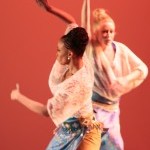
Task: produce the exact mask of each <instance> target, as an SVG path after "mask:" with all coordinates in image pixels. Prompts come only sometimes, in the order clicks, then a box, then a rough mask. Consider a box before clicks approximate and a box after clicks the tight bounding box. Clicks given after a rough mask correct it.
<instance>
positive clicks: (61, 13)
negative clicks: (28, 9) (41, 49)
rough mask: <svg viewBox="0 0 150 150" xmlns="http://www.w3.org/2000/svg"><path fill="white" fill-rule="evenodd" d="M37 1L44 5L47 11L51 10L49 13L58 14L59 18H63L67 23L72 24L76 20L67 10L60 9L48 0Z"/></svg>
mask: <svg viewBox="0 0 150 150" xmlns="http://www.w3.org/2000/svg"><path fill="white" fill-rule="evenodd" d="M36 2H37V3H38V4H39V5H40V6H42V7H44V9H45V10H46V11H47V12H49V13H51V14H53V15H55V16H57V17H58V18H60V19H62V20H63V21H64V22H65V23H69V24H70V23H75V22H76V21H75V19H74V18H73V17H72V16H71V15H70V14H68V13H67V12H65V11H63V10H61V9H58V8H56V7H54V6H52V5H49V4H48V2H47V0H36Z"/></svg>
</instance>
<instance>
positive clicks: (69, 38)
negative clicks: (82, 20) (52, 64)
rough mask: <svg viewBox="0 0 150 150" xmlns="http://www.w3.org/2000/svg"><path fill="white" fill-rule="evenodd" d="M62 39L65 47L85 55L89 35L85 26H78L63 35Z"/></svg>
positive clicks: (79, 54)
mask: <svg viewBox="0 0 150 150" xmlns="http://www.w3.org/2000/svg"><path fill="white" fill-rule="evenodd" d="M61 40H62V41H63V42H64V46H65V48H67V49H69V50H71V51H73V52H74V53H75V54H76V56H83V53H84V51H85V48H86V46H87V44H88V40H89V37H88V34H87V32H86V30H85V29H84V28H82V27H76V28H74V29H72V30H71V31H70V32H69V33H68V34H66V35H63V36H62V37H61Z"/></svg>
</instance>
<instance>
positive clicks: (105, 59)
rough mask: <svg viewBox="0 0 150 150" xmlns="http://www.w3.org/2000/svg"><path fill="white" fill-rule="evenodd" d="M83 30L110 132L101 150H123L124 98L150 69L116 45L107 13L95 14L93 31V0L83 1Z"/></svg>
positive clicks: (101, 117) (100, 110)
mask: <svg viewBox="0 0 150 150" xmlns="http://www.w3.org/2000/svg"><path fill="white" fill-rule="evenodd" d="M38 2H41V4H42V6H44V8H46V7H47V8H48V9H47V11H48V12H50V13H52V14H54V15H55V14H57V17H59V18H61V19H63V20H64V21H65V22H66V23H72V22H74V20H75V19H74V18H73V17H72V16H70V15H69V14H67V13H66V12H64V11H63V10H60V9H58V8H55V7H54V6H51V5H48V3H45V2H46V0H45V1H43V0H38ZM49 10H50V11H49ZM58 14H59V15H58ZM64 18H65V19H64ZM66 20H67V21H66ZM81 26H82V27H84V28H86V30H87V32H88V34H89V37H90V42H89V45H88V47H87V49H86V52H87V56H88V58H89V59H90V61H91V64H92V65H93V69H94V77H95V79H94V86H93V95H92V100H93V107H94V112H95V116H96V119H97V120H98V121H100V122H103V123H104V127H106V128H109V130H108V132H107V134H105V135H104V136H103V137H102V144H101V150H108V149H109V150H110V149H111V150H123V149H124V144H123V139H122V137H121V133H120V119H119V115H120V108H119V102H120V98H121V96H122V95H124V94H126V93H128V92H130V91H132V90H133V89H135V88H136V87H138V86H139V85H140V84H141V83H142V82H143V81H144V79H145V78H146V77H147V74H148V68H147V66H146V65H145V64H144V62H143V61H142V60H141V59H140V58H138V57H137V56H136V55H135V54H134V53H133V52H132V51H131V50H130V49H129V48H128V47H127V46H126V45H124V44H123V43H120V42H117V41H114V37H115V23H114V20H113V19H112V18H111V17H110V15H109V14H108V13H107V12H106V11H105V9H95V10H94V11H93V23H92V28H91V26H90V0H84V1H83V6H82V20H81ZM91 31H92V33H91Z"/></svg>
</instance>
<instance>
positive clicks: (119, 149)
mask: <svg viewBox="0 0 150 150" xmlns="http://www.w3.org/2000/svg"><path fill="white" fill-rule="evenodd" d="M94 112H95V117H96V119H97V121H99V122H103V123H104V127H105V128H109V129H108V131H107V132H106V133H105V134H104V135H102V143H101V149H100V150H123V149H124V148H123V140H122V137H121V134H120V123H119V115H120V111H119V110H117V111H112V112H109V111H106V110H104V109H101V108H99V107H94Z"/></svg>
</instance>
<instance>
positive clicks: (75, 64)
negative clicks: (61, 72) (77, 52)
mask: <svg viewBox="0 0 150 150" xmlns="http://www.w3.org/2000/svg"><path fill="white" fill-rule="evenodd" d="M82 66H83V59H82V57H79V58H75V59H72V60H71V61H70V63H69V65H68V68H69V71H70V73H71V74H75V72H76V71H78V70H79V69H81V68H82Z"/></svg>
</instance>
